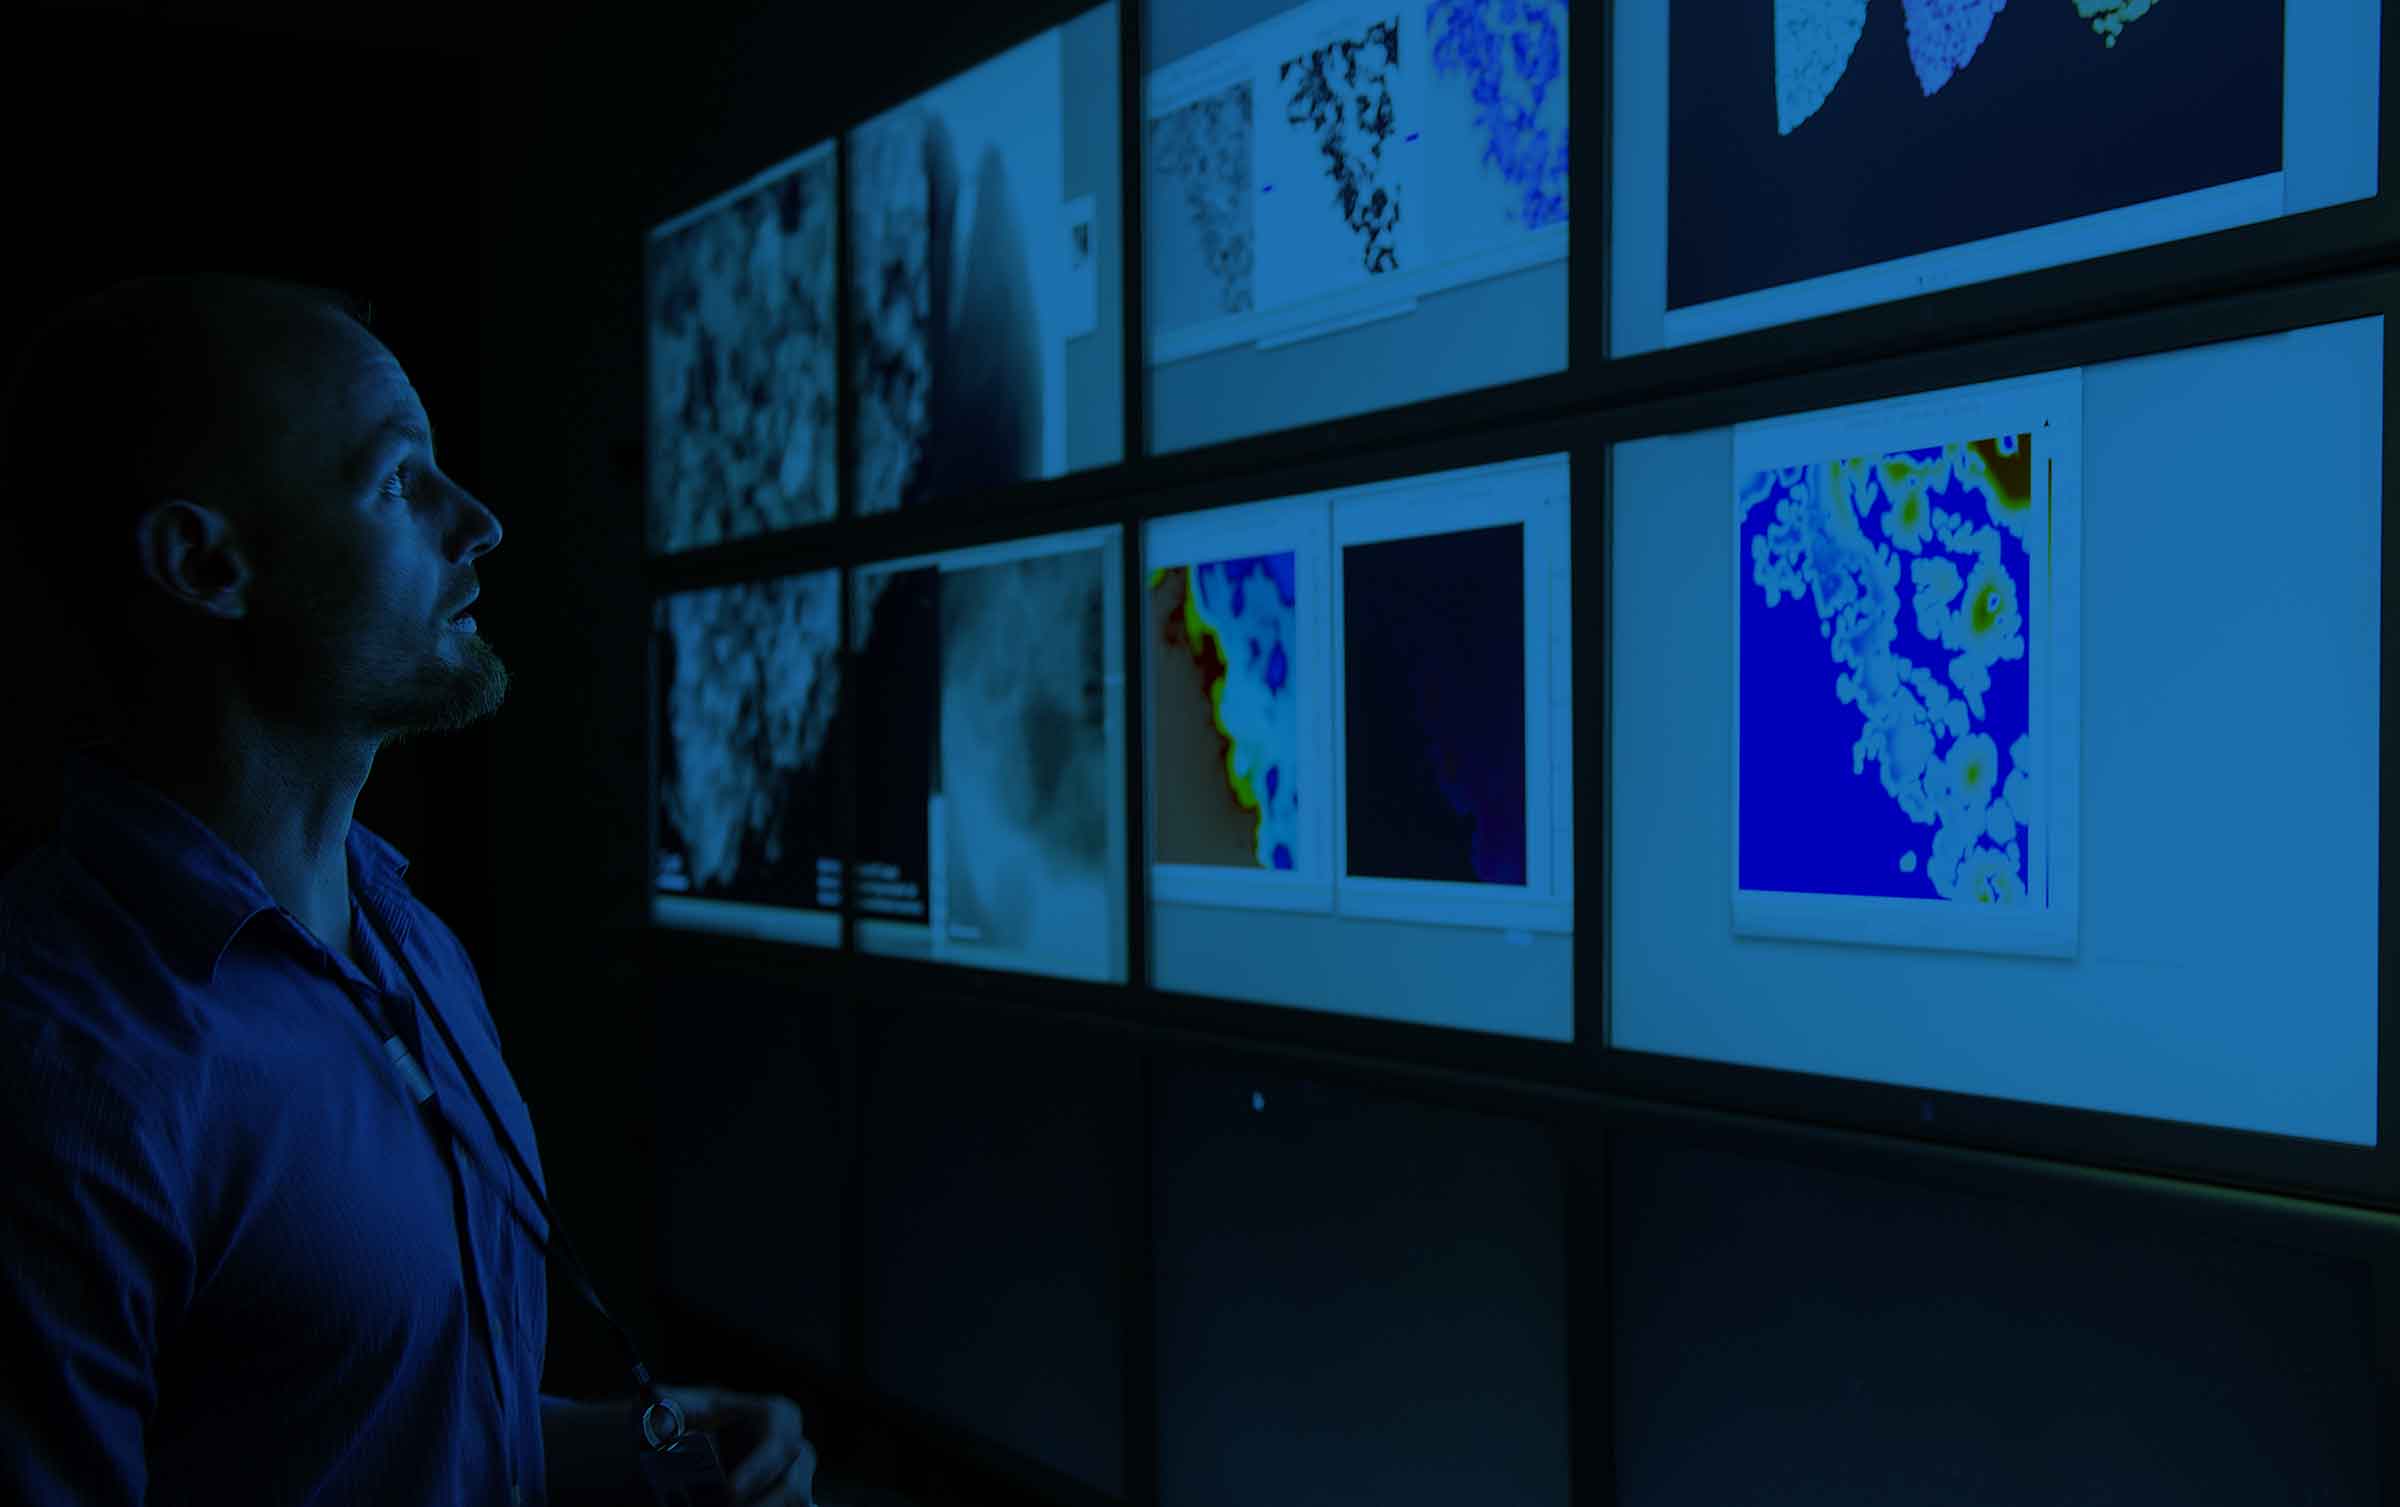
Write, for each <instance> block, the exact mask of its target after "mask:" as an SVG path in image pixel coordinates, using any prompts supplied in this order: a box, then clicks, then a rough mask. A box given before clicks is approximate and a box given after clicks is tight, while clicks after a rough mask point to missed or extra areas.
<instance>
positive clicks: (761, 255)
mask: <svg viewBox="0 0 2400 1507" xmlns="http://www.w3.org/2000/svg"><path fill="white" fill-rule="evenodd" d="M834 197H835V180H834V159H833V152H832V150H831V146H830V144H828V145H827V146H826V147H823V148H819V149H817V150H815V151H812V152H811V153H809V154H808V155H807V156H805V157H804V158H802V159H801V160H800V161H799V162H798V163H797V164H795V165H793V166H792V167H790V168H788V169H786V170H784V171H782V172H781V173H779V174H778V175H775V176H773V177H771V178H769V179H768V180H766V181H764V182H761V183H759V184H757V185H755V186H753V187H750V188H747V189H745V190H743V191H742V192H740V193H739V194H737V195H735V196H733V197H731V198H729V199H727V200H726V201H725V202H723V203H720V204H717V205H714V206H712V207H709V208H707V209H704V210H701V211H699V212H697V213H695V214H693V215H691V216H688V217H686V218H684V219H682V220H680V221H678V222H675V223H673V224H671V225H670V226H668V227H664V228H662V229H660V230H659V231H657V232H655V233H654V234H653V235H652V236H651V238H650V242H649V247H648V255H649V269H648V292H647V299H648V310H647V317H648V323H649V331H648V334H649V362H650V376H649V383H650V396H649V434H650V457H649V501H650V529H649V536H650V549H651V552H652V553H654V554H669V553H674V552H676V551H680V550H687V549H695V548H698V547H701V546H703V545H710V544H722V543H725V542H727V541H729V540H734V539H745V538H750V537H752V536H755V535H759V534H771V533H774V532H777V531H778V530H781V529H788V528H796V527H799V526H801V525H804V524H810V523H820V522H823V521H825V520H827V519H830V518H832V517H833V516H834V510H835V505H836V502H835V498H836V494H835V490H834V488H835V470H836V467H835V453H836V446H835V435H834V423H835V419H834V413H835V406H834V405H835V388H834V382H835V379H836V375H837V373H836V358H835V343H836V342H835V327H834V317H835V316H834V307H833V298H834V227H835V224H836V223H837V222H836V218H835V205H834Z"/></svg>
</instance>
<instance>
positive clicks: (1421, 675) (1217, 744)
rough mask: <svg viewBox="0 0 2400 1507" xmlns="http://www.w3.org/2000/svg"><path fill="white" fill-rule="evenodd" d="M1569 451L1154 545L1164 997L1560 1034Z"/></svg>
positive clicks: (1417, 480) (1282, 505)
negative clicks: (1204, 997) (1208, 997)
mask: <svg viewBox="0 0 2400 1507" xmlns="http://www.w3.org/2000/svg"><path fill="white" fill-rule="evenodd" d="M1567 500H1568V469H1567V462H1566V460H1565V458H1564V457H1563V456H1550V457H1543V458H1541V459H1538V460H1528V461H1515V462H1509V463H1506V464H1503V465H1498V466H1489V467H1478V468H1474V469H1471V470H1465V471H1455V472H1445V473H1439V474H1436V475H1432V476H1421V477H1414V478H1410V479H1408V480H1407V481H1404V482H1400V483H1395V484H1386V485H1379V486H1374V487H1367V488H1359V489H1355V490H1352V491H1345V492H1339V493H1320V494H1314V495H1310V496H1304V497H1291V498H1281V499H1277V500H1274V501H1270V502H1261V503H1249V504H1243V505H1240V506H1236V507H1229V508H1223V509H1218V510H1214V511H1208V512H1200V513H1189V514H1182V515H1178V516H1175V517H1172V518H1165V519H1159V520H1156V521H1154V522H1152V523H1151V524H1149V525H1148V526H1147V533H1146V536H1145V545H1144V549H1145V567H1146V570H1145V576H1144V580H1145V582H1146V585H1147V592H1146V594H1147V598H1148V600H1147V603H1146V606H1145V620H1144V621H1145V630H1146V631H1145V635H1144V637H1145V641H1146V643H1147V645H1148V651H1147V653H1148V658H1147V661H1146V668H1145V675H1144V686H1145V697H1144V699H1145V703H1146V704H1145V707H1144V713H1145V718H1146V722H1147V729H1146V732H1147V742H1146V747H1147V749H1148V755H1149V770H1150V796H1151V799H1150V808H1151V829H1150V834H1149V837H1150V857H1151V865H1152V868H1151V875H1152V878H1151V883H1152V889H1153V894H1154V897H1155V903H1154V906H1153V916H1154V918H1155V922H1156V933H1155V936H1156V948H1157V951H1156V967H1155V973H1154V982H1155V983H1156V984H1157V985H1158V986H1159V987H1161V988H1164V989H1172V990H1178V991H1183V992H1188V993H1196V994H1217V995H1224V996H1228V997H1231V998H1237V999H1248V1000H1256V1001H1260V1002H1263V1003H1273V1004H1289V1005H1296V1006H1301V1007H1304V1008H1310V1009H1319V1010H1332V1011H1339V1012H1342V1013H1347V1014H1363V1015H1378V1016H1383V1017H1386V1018H1391V1019H1400V1020H1411V1021H1425V1022H1433V1023H1440V1024H1447V1025H1456V1026H1462V1027H1465V1028H1467V1029H1472V1030H1483V1031H1493V1032H1503V1033H1512V1034H1519V1035H1529V1036H1538V1037H1547V1038H1550V1039H1557V1040H1566V1039H1569V1038H1570V1037H1571V1035H1572V1028H1573V999H1572V996H1571V994H1570V992H1569V987H1568V986H1569V981H1570V969H1569V965H1570V961H1571V959H1570V953H1571V944H1572V933H1573V924H1572V909H1573V907H1572V895H1573V885H1572V854H1573V848H1572V843H1571V840H1570V835H1571V832H1572V807H1573V801H1572V783H1571V767H1572V758H1571V750H1572V747H1573V740H1572V729H1571V708H1570V705H1569V696H1568V687H1569V685H1570V683H1571V666H1570V664H1569V657H1568V648H1567V638H1568V613H1569V605H1568V583H1567V575H1566V559H1567V552H1566V548H1567Z"/></svg>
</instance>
